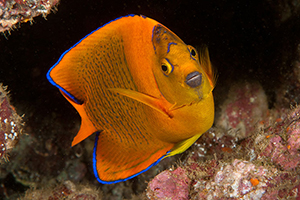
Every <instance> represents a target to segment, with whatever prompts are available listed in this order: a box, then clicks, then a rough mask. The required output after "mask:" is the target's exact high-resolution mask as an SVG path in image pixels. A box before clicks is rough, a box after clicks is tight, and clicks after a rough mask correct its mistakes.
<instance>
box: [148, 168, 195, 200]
mask: <svg viewBox="0 0 300 200" xmlns="http://www.w3.org/2000/svg"><path fill="white" fill-rule="evenodd" d="M190 182H191V181H190V179H189V178H188V177H187V175H186V171H185V170H184V169H183V168H180V167H179V168H177V169H176V170H174V171H170V170H166V171H164V172H162V173H160V174H159V175H158V176H156V177H155V179H153V180H152V181H151V182H150V183H149V186H148V189H147V191H148V192H147V196H148V198H149V199H173V200H184V199H188V196H189V184H190Z"/></svg>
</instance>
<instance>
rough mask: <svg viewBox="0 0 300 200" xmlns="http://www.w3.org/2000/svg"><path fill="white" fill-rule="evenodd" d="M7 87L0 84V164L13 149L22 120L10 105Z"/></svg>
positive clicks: (19, 132) (18, 135)
mask: <svg viewBox="0 0 300 200" xmlns="http://www.w3.org/2000/svg"><path fill="white" fill-rule="evenodd" d="M6 89H7V87H4V86H3V85H2V84H0V164H1V163H2V162H3V161H4V160H8V153H9V152H10V151H11V150H12V149H13V148H14V147H15V145H16V144H17V142H18V140H19V138H20V136H21V134H22V124H21V122H22V118H21V117H20V116H19V115H18V114H17V113H16V110H15V109H14V107H13V106H12V105H10V101H9V97H8V92H7V91H6Z"/></svg>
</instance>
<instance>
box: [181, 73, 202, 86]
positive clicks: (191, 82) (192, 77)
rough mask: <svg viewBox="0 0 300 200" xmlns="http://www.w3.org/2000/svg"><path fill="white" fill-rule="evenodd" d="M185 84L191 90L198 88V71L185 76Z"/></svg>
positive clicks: (199, 79)
mask: <svg viewBox="0 0 300 200" xmlns="http://www.w3.org/2000/svg"><path fill="white" fill-rule="evenodd" d="M185 82H186V84H187V85H188V86H190V87H192V88H195V87H198V86H199V85H201V82H202V74H201V73H199V72H198V71H194V72H191V73H189V74H188V75H187V76H186V79H185Z"/></svg>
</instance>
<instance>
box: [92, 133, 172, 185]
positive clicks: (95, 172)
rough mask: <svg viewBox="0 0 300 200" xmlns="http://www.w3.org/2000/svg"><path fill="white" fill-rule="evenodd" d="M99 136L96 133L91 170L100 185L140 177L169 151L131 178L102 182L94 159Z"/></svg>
mask: <svg viewBox="0 0 300 200" xmlns="http://www.w3.org/2000/svg"><path fill="white" fill-rule="evenodd" d="M99 134H100V132H97V133H96V139H95V146H94V150H93V170H94V174H95V177H96V178H97V180H98V181H99V182H100V183H102V184H114V183H119V182H122V181H127V180H129V179H132V178H134V177H136V176H138V175H140V174H141V173H144V172H145V171H147V170H149V169H150V168H151V167H153V166H155V165H157V164H158V163H159V162H160V161H161V160H162V159H163V158H164V157H166V155H168V153H169V152H170V151H168V152H167V153H166V155H164V156H162V157H161V158H159V159H158V160H157V161H156V162H154V163H153V164H152V165H150V166H149V167H147V168H146V169H144V170H142V171H140V172H138V173H136V174H134V175H132V176H129V177H127V178H125V179H119V180H115V181H103V180H101V179H100V177H99V175H98V172H97V159H96V156H97V155H96V152H97V144H98V139H99Z"/></svg>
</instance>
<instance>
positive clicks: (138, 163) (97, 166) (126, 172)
mask: <svg viewBox="0 0 300 200" xmlns="http://www.w3.org/2000/svg"><path fill="white" fill-rule="evenodd" d="M112 136H113V134H112V133H110V132H107V131H106V130H104V131H103V132H102V133H101V134H99V133H97V135H96V140H95V146H94V152H93V169H94V174H95V176H96V178H97V180H98V181H99V182H100V183H103V184H112V183H118V182H121V181H126V180H128V179H131V178H133V177H135V176H138V175H139V174H141V173H143V172H145V171H147V170H148V169H150V168H151V167H152V166H154V165H156V164H157V163H158V162H160V161H161V160H162V159H163V158H164V157H165V156H166V155H167V154H168V152H169V151H170V149H172V147H173V144H170V143H163V142H161V141H159V140H157V141H154V142H153V143H151V148H144V147H145V144H141V147H138V148H136V147H135V146H134V145H130V146H124V145H126V144H124V141H123V142H120V141H116V140H114V145H111V143H110V142H108V141H111V140H108V138H107V137H109V138H110V139H111V137H112ZM149 150H150V151H149Z"/></svg>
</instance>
